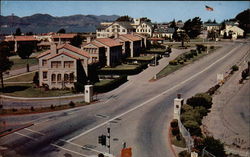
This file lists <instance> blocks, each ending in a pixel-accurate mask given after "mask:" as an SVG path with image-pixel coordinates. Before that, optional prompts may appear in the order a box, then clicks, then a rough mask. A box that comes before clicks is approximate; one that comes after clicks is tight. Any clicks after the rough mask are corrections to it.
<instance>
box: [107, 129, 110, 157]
mask: <svg viewBox="0 0 250 157" xmlns="http://www.w3.org/2000/svg"><path fill="white" fill-rule="evenodd" d="M107 130H108V140H109V145H108V149H109V154H110V127H108V128H107Z"/></svg>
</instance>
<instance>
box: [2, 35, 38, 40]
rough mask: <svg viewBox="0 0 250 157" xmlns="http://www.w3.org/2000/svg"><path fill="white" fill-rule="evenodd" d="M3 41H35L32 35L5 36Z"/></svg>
mask: <svg viewBox="0 0 250 157" xmlns="http://www.w3.org/2000/svg"><path fill="white" fill-rule="evenodd" d="M5 41H37V39H36V38H35V37H34V36H6V37H5Z"/></svg>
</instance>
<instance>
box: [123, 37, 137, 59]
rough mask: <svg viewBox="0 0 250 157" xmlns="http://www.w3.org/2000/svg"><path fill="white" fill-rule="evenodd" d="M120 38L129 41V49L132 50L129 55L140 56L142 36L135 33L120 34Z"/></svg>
mask: <svg viewBox="0 0 250 157" xmlns="http://www.w3.org/2000/svg"><path fill="white" fill-rule="evenodd" d="M119 38H120V39H122V40H124V41H129V50H130V54H129V57H136V56H139V54H140V51H141V45H142V43H141V42H142V38H140V37H138V36H136V35H133V34H123V35H120V36H119Z"/></svg>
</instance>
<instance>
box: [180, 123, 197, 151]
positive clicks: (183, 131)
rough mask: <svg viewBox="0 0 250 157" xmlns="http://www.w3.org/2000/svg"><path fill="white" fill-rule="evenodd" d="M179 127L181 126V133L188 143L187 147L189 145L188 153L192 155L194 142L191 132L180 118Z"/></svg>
mask: <svg viewBox="0 0 250 157" xmlns="http://www.w3.org/2000/svg"><path fill="white" fill-rule="evenodd" d="M178 125H179V129H180V132H181V134H182V137H183V138H184V139H185V142H186V145H187V148H188V152H189V153H190V152H191V150H192V148H193V147H194V140H193V138H192V137H191V135H190V133H189V131H188V130H187V129H186V128H185V127H184V125H183V124H182V123H181V120H180V118H179V119H178Z"/></svg>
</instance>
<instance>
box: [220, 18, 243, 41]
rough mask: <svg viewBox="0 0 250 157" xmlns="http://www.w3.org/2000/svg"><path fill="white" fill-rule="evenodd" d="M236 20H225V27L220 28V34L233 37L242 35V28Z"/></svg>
mask: <svg viewBox="0 0 250 157" xmlns="http://www.w3.org/2000/svg"><path fill="white" fill-rule="evenodd" d="M238 25H239V23H238V22H232V21H229V22H225V29H223V30H221V32H220V34H221V35H226V36H230V35H231V36H232V38H233V39H237V38H238V37H242V36H244V30H243V29H241V28H239V27H238Z"/></svg>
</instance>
